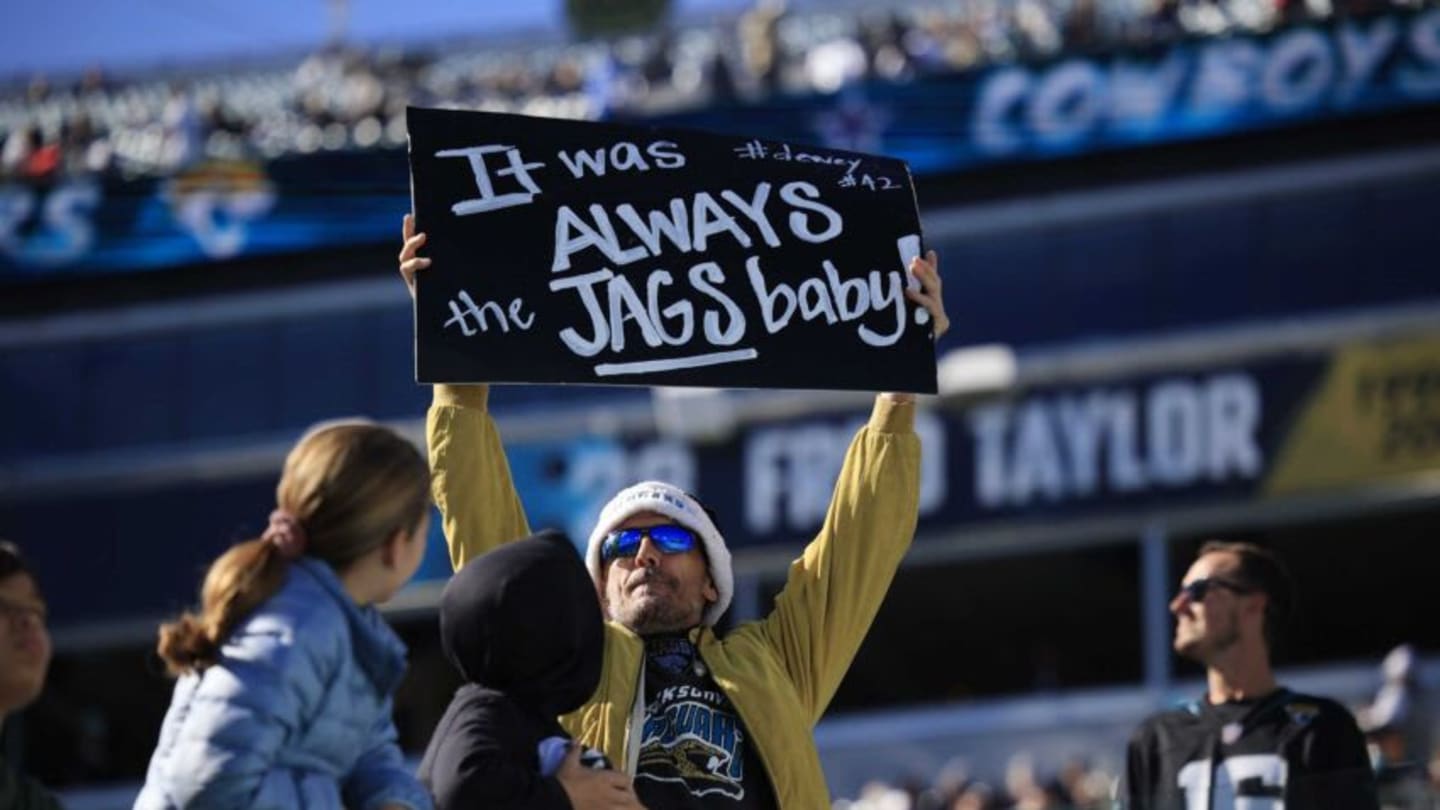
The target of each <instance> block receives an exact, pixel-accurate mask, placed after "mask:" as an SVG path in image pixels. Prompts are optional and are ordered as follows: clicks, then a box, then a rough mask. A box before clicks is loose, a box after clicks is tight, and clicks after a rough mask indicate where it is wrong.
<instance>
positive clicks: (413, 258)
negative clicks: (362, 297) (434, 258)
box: [400, 214, 430, 298]
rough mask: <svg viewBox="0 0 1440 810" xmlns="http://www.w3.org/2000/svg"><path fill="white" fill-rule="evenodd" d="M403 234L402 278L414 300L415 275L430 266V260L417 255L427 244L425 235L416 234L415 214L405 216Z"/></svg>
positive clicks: (401, 253)
mask: <svg viewBox="0 0 1440 810" xmlns="http://www.w3.org/2000/svg"><path fill="white" fill-rule="evenodd" d="M401 232H402V233H403V234H404V239H405V244H404V245H403V246H402V247H401V248H400V277H401V278H402V279H404V280H405V287H406V288H407V289H409V290H410V297H411V298H414V297H415V274H416V273H418V272H420V271H421V270H424V269H425V268H427V267H429V266H430V260H429V259H427V258H425V257H424V256H417V255H415V254H416V253H417V252H418V251H419V250H420V248H421V247H422V246H423V245H424V244H425V234H423V233H416V232H415V215H414V214H406V215H405V221H404V225H403V226H402V228H401Z"/></svg>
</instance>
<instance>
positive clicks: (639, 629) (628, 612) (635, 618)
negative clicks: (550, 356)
mask: <svg viewBox="0 0 1440 810" xmlns="http://www.w3.org/2000/svg"><path fill="white" fill-rule="evenodd" d="M606 613H608V614H609V616H610V619H611V621H616V622H619V623H620V624H623V625H624V626H625V627H627V628H628V629H629V630H630V632H632V633H634V634H635V635H637V636H649V635H654V634H657V633H678V632H683V631H686V630H689V629H690V628H692V627H694V626H695V625H696V624H698V622H695V621H691V620H690V617H689V616H687V615H685V614H686V611H685V609H684V608H683V607H682V606H680V605H676V604H674V603H672V602H665V603H656V602H652V603H649V604H644V605H631V606H629V607H628V608H626V609H625V610H622V611H611V610H610V609H609V607H608V606H607V607H606Z"/></svg>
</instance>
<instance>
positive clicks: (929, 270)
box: [905, 250, 950, 340]
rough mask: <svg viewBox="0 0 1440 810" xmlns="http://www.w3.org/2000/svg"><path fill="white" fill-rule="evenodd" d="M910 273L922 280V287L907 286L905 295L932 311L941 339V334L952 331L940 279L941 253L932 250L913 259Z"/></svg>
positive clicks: (937, 332) (936, 329)
mask: <svg viewBox="0 0 1440 810" xmlns="http://www.w3.org/2000/svg"><path fill="white" fill-rule="evenodd" d="M910 275H912V276H914V277H915V280H916V281H918V282H920V289H918V290H917V289H913V288H911V287H908V286H907V287H906V288H905V297H906V298H909V299H910V300H911V301H914V302H915V303H917V304H919V305H920V306H922V307H925V309H926V311H928V312H929V313H930V320H931V321H932V322H933V323H934V324H935V331H934V337H935V339H936V340H939V339H940V336H941V335H943V334H945V333H946V332H948V331H950V316H948V315H946V314H945V297H944V295H942V294H941V291H942V289H943V287H944V285H943V283H942V282H941V281H940V256H939V254H937V253H936V252H935V251H933V250H932V251H930V252H928V253H926V254H925V255H924V257H920V256H916V257H915V258H914V259H911V260H910Z"/></svg>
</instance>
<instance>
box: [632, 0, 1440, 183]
mask: <svg viewBox="0 0 1440 810" xmlns="http://www.w3.org/2000/svg"><path fill="white" fill-rule="evenodd" d="M1436 101H1440V8H1429V9H1425V10H1423V11H1419V12H1416V13H1391V14H1381V15H1374V16H1363V17H1350V18H1338V19H1335V20H1333V21H1330V22H1326V23H1310V24H1303V25H1292V26H1286V27H1283V28H1278V29H1276V30H1274V31H1271V32H1268V33H1265V34H1252V35H1243V34H1230V35H1227V36H1224V37H1212V38H1196V39H1189V40H1184V41H1180V42H1177V43H1175V44H1174V45H1171V46H1169V47H1156V48H1154V49H1151V50H1143V51H1120V52H1110V53H1103V54H1087V55H1083V56H1080V55H1076V56H1064V55H1062V56H1060V57H1058V58H1056V59H1054V60H1051V61H1047V62H1039V63H1029V64H1026V63H1018V64H1008V65H998V66H995V67H988V68H982V69H979V70H976V71H970V72H957V73H949V74H944V75H931V76H925V77H922V78H917V79H915V80H913V81H910V82H904V83H883V84H882V83H871V84H860V85H855V86H852V87H848V88H846V89H844V90H841V91H840V92H838V93H836V94H832V95H819V96H813V97H809V98H805V99H794V98H784V99H776V100H774V101H770V102H764V103H760V104H736V105H734V106H732V107H720V106H711V107H708V108H703V109H698V110H694V111H689V112H685V113H681V114H676V115H671V116H667V117H665V118H663V119H660V121H661V122H663V123H667V124H672V125H679V126H696V127H703V128H706V129H710V130H714V131H717V132H732V131H733V132H748V131H756V132H764V133H765V134H767V135H769V136H770V137H776V138H783V139H787V140H793V141H798V142H803V143H815V144H821V145H824V146H828V147H833V148H838V149H854V150H858V151H864V152H876V153H880V154H887V155H895V156H896V157H900V158H903V159H904V160H905V161H906V162H907V163H908V164H909V165H910V167H911V169H912V170H914V171H915V172H916V173H917V174H921V175H924V174H929V173H936V172H954V171H961V170H965V169H970V168H975V167H979V166H984V165H988V164H993V163H997V162H1003V161H1015V160H1032V159H1045V158H1054V157H1062V156H1069V155H1076V154H1082V153H1093V152H1102V151H1108V150H1114V149H1124V148H1129V147H1135V146H1144V145H1151V144H1164V143H1174V142H1180V141H1189V140H1197V139H1203V138H1210V137H1218V136H1223V135H1232V134H1237V133H1243V132H1253V131H1258V130H1265V129H1273V128H1276V127H1283V126H1287V125H1291V124H1298V123H1303V122H1313V121H1320V120H1325V119H1336V118H1343V117H1346V116H1356V115H1365V114H1372V113H1377V112H1382V111H1390V110H1401V109H1405V108H1408V107H1413V106H1417V105H1424V104H1434V103H1435V102H1436Z"/></svg>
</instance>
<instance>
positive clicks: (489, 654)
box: [420, 531, 643, 810]
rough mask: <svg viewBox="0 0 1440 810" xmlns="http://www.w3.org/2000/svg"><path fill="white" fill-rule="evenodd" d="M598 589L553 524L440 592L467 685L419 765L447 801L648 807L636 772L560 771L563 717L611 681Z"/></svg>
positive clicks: (572, 757) (475, 563) (566, 763)
mask: <svg viewBox="0 0 1440 810" xmlns="http://www.w3.org/2000/svg"><path fill="white" fill-rule="evenodd" d="M602 621H603V620H602V619H601V615H600V603H599V599H598V596H597V595H596V593H595V586H594V584H592V583H591V581H590V575H589V573H588V572H587V571H586V569H585V564H584V563H583V562H581V560H580V556H579V554H578V553H577V552H576V550H575V547H574V546H573V545H572V544H571V543H570V541H569V540H568V539H567V538H566V537H565V536H564V535H563V534H561V533H559V532H555V531H545V532H540V533H539V534H536V535H532V536H530V537H527V538H525V539H524V540H520V541H517V542H514V543H509V544H506V545H504V546H501V547H499V548H497V549H495V550H494V551H491V552H489V553H488V554H484V555H482V556H480V557H477V558H476V559H474V560H472V561H471V562H470V563H469V564H468V565H466V566H465V567H464V568H462V569H460V571H458V572H457V573H456V574H455V576H454V577H453V578H451V580H450V582H449V583H447V584H446V586H445V591H444V594H443V595H442V596H441V598H440V641H441V644H442V645H443V647H444V650H445V655H446V657H447V658H449V659H450V663H451V664H453V665H454V666H455V668H456V669H457V670H459V672H460V675H461V677H463V678H464V679H465V681H466V683H465V684H464V685H462V686H461V687H460V688H459V689H457V690H456V692H455V697H454V698H452V699H451V701H450V706H449V708H447V709H446V711H445V715H444V717H442V718H441V719H440V724H439V726H437V727H436V729H435V734H434V736H433V737H432V738H431V739H430V745H429V746H428V747H427V749H426V751H425V757H424V759H422V760H421V762H420V781H421V782H422V783H423V784H424V785H425V786H426V787H427V788H428V789H429V790H430V792H431V794H432V795H433V796H434V797H435V806H436V808H438V810H447V809H448V808H456V810H458V809H459V808H477V807H485V808H511V807H515V808H519V807H524V808H555V810H570V808H575V810H589V809H590V808H616V810H643V808H641V805H640V803H639V801H638V799H636V797H635V792H634V789H633V788H632V787H631V786H630V780H629V779H627V778H626V777H625V776H624V775H623V774H620V773H617V772H615V771H611V770H600V769H596V768H595V767H593V766H590V767H587V766H586V765H583V764H582V763H581V757H582V754H583V753H584V752H582V751H581V748H580V746H578V745H573V744H572V745H569V746H568V749H567V751H566V754H565V757H564V760H563V761H562V762H561V763H560V764H559V767H558V769H557V768H556V767H555V763H554V762H553V754H554V752H555V750H556V747H557V746H556V741H557V738H558V739H559V740H566V741H568V739H569V738H568V735H566V734H565V732H564V730H562V729H561V727H560V724H559V723H558V722H557V721H556V718H557V717H559V716H560V715H562V714H565V713H567V712H571V711H574V710H575V709H577V708H579V707H580V705H581V704H583V703H584V702H585V701H586V699H588V698H589V697H590V695H591V694H593V693H594V691H595V688H596V686H597V685H598V684H599V682H600V666H601V659H602V653H603V650H604V630H603V625H602Z"/></svg>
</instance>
